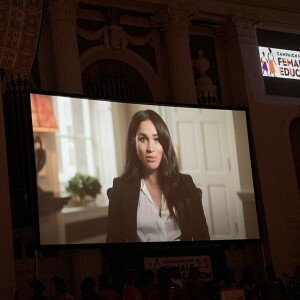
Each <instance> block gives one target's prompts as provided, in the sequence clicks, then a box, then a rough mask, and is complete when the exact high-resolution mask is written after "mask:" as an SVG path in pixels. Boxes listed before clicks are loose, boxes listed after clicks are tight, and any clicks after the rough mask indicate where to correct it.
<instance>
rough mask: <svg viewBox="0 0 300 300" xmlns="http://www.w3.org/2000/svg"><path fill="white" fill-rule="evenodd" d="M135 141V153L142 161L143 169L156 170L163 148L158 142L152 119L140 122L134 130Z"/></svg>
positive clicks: (147, 170)
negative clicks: (135, 130)
mask: <svg viewBox="0 0 300 300" xmlns="http://www.w3.org/2000/svg"><path fill="white" fill-rule="evenodd" d="M135 143H136V151H137V155H138V157H139V159H140V161H141V162H142V165H143V167H144V171H146V172H154V171H157V170H158V168H159V166H160V162H161V159H162V156H163V153H164V150H163V147H162V145H161V144H160V142H159V137H158V134H157V131H156V128H155V126H154V124H153V123H152V121H150V120H146V121H143V122H141V124H140V126H139V127H138V129H137V132H136V137H135Z"/></svg>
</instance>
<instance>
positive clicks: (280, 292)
mask: <svg viewBox="0 0 300 300" xmlns="http://www.w3.org/2000/svg"><path fill="white" fill-rule="evenodd" d="M261 295H262V299H263V300H285V299H287V295H286V289H285V285H284V283H283V281H282V280H281V278H279V277H277V275H276V273H275V269H274V266H273V265H268V266H267V267H266V279H265V280H264V281H263V282H262V284H261Z"/></svg>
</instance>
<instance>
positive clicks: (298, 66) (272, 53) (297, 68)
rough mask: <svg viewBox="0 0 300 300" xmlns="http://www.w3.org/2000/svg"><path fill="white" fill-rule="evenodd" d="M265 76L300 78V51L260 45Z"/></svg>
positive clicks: (262, 68)
mask: <svg viewBox="0 0 300 300" xmlns="http://www.w3.org/2000/svg"><path fill="white" fill-rule="evenodd" d="M259 56H260V63H261V70H262V75H263V76H264V77H274V78H284V79H295V80H300V52H299V51H294V50H286V49H278V48H271V47H259Z"/></svg>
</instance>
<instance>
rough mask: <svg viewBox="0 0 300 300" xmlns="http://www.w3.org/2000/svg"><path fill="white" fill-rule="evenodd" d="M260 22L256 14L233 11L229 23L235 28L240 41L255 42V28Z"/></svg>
mask: <svg viewBox="0 0 300 300" xmlns="http://www.w3.org/2000/svg"><path fill="white" fill-rule="evenodd" d="M260 23H261V18H260V17H259V16H257V15H245V14H241V13H238V12H236V13H234V14H233V15H232V16H231V24H232V26H233V27H234V28H235V31H236V33H237V37H238V40H239V42H240V43H243V44H256V28H257V26H258V25H259V24H260Z"/></svg>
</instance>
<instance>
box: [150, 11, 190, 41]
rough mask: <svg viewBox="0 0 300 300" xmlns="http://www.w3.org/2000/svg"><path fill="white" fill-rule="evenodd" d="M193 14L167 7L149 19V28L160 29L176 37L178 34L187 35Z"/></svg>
mask: <svg viewBox="0 0 300 300" xmlns="http://www.w3.org/2000/svg"><path fill="white" fill-rule="evenodd" d="M193 16H194V12H193V11H191V10H185V9H179V8H174V7H168V8H167V9H164V10H161V11H159V12H158V13H157V14H156V15H154V16H153V17H152V19H151V26H153V27H160V28H161V29H162V31H164V32H165V33H168V34H174V35H175V36H178V35H179V33H180V32H182V33H183V34H185V35H186V34H187V33H188V30H189V26H190V22H191V19H192V17H193Z"/></svg>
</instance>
